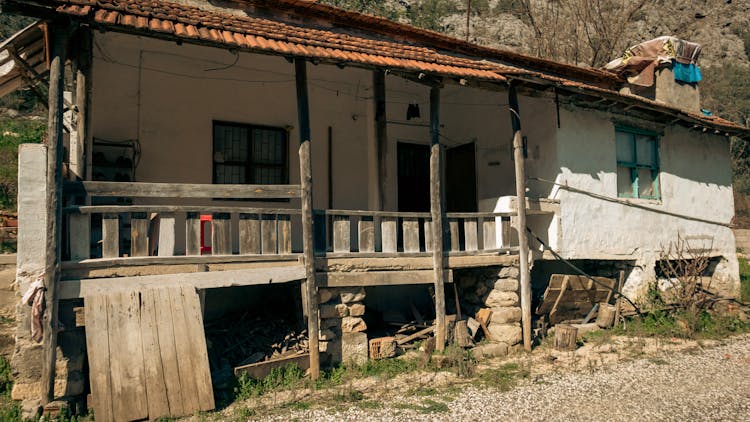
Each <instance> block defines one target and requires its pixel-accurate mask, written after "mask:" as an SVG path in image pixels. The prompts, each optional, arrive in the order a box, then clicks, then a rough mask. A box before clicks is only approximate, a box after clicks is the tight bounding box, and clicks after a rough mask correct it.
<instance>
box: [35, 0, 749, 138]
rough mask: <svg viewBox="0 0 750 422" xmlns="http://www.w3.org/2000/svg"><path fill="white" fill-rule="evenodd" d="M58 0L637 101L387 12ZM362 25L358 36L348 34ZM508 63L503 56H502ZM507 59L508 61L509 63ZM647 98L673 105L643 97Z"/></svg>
mask: <svg viewBox="0 0 750 422" xmlns="http://www.w3.org/2000/svg"><path fill="white" fill-rule="evenodd" d="M40 1H47V2H50V3H53V4H57V5H58V7H57V8H56V10H57V12H58V13H62V14H67V15H70V16H74V17H79V18H80V17H82V16H84V17H85V16H91V13H92V12H93V20H94V21H95V22H97V23H99V24H101V25H104V26H112V27H118V26H119V27H123V26H124V27H130V28H135V29H137V30H146V31H149V30H150V31H154V32H159V33H164V34H169V35H172V36H174V37H178V38H185V39H191V38H200V39H202V40H205V41H209V42H212V43H216V44H224V45H232V46H237V45H238V46H241V47H243V48H247V49H251V50H256V51H258V50H260V51H268V52H274V53H277V54H284V55H297V56H304V57H310V58H321V59H327V60H332V61H334V62H352V63H360V64H365V65H370V66H378V67H387V68H392V69H399V68H401V69H405V70H411V71H419V72H424V73H435V74H439V75H448V76H454V77H472V78H479V79H485V80H492V81H504V80H506V76H511V75H528V76H530V77H531V76H533V77H536V78H539V79H544V80H547V81H549V82H550V83H553V84H557V85H558V86H568V87H575V88H577V89H585V90H587V91H590V92H592V93H599V94H600V95H606V96H614V97H619V98H623V99H626V98H627V99H628V100H630V101H633V99H634V98H629V96H627V95H623V94H620V93H619V92H617V91H616V86H617V84H618V83H619V82H621V80H620V79H618V78H617V77H616V76H614V75H612V74H609V73H606V72H603V71H601V70H596V69H583V68H578V67H575V66H570V65H566V64H562V63H557V62H552V61H550V60H545V59H539V58H534V57H529V56H524V55H521V54H518V53H513V52H509V51H503V50H495V49H491V48H488V47H482V46H478V45H474V44H470V43H467V42H464V41H461V40H456V39H452V38H450V37H447V36H445V35H442V34H437V33H434V32H431V31H426V30H422V29H418V28H414V27H410V26H408V25H402V24H399V23H395V22H391V21H388V20H385V19H382V18H377V17H372V16H365V15H361V14H358V13H354V12H348V11H345V10H342V9H336V8H333V7H330V6H326V5H322V4H319V3H317V2H315V1H308V0H304V1H303V0H237V2H238V4H240V6H238V9H240V10H241V5H242V4H247V3H251V4H253V5H257V6H260V7H266V8H269V9H275V10H280V11H282V12H283V11H286V13H287V14H288V15H290V16H304V15H308V16H310V17H312V18H313V19H315V18H322V19H326V20H328V21H329V22H331V23H332V24H333V25H332V26H330V27H326V28H321V27H315V26H313V24H308V23H299V22H286V21H281V20H278V21H277V20H270V19H265V18H261V17H257V16H238V15H234V14H224V13H220V12H217V11H215V10H207V9H205V8H200V7H197V6H192V5H187V4H179V3H172V2H169V1H159V0H40ZM346 28H352V29H354V30H355V31H356V32H355V33H356V34H357V35H353V33H347V32H346V31H350V30H348V29H346ZM500 62H502V63H500ZM504 63H507V64H504ZM637 99H638V100H639V101H641V103H643V104H644V105H646V104H648V105H651V106H654V107H655V106H656V105H658V106H659V107H660V109H662V110H664V111H665V112H674V110H676V109H673V108H670V107H668V106H665V105H663V104H660V103H655V104H651V103H654V102H653V101H649V100H646V99H643V98H641V97H638V98H637ZM680 113H681V116H684V117H685V118H686V119H687V120H691V119H692V120H696V121H700V122H706V123H709V124H711V125H714V126H720V127H723V128H728V129H738V130H739V129H742V130H747V129H745V128H742V127H741V126H738V125H736V124H734V123H731V122H727V121H726V120H723V119H719V118H707V117H705V116H698V115H691V114H690V113H685V112H680Z"/></svg>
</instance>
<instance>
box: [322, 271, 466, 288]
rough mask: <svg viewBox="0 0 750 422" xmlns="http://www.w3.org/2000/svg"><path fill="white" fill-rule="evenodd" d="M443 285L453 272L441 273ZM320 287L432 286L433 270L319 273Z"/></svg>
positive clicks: (450, 280)
mask: <svg viewBox="0 0 750 422" xmlns="http://www.w3.org/2000/svg"><path fill="white" fill-rule="evenodd" d="M442 274H443V280H442V281H443V283H453V271H451V270H445V271H443V273H442ZM316 279H317V280H318V285H319V286H320V287H356V286H398V285H405V284H434V283H435V272H434V271H433V270H431V269H430V270H407V271H360V272H319V273H317V276H316Z"/></svg>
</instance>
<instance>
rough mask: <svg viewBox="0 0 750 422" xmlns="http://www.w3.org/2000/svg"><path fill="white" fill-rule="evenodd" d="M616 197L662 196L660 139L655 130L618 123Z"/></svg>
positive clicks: (616, 134) (644, 197) (616, 137)
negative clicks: (660, 189)
mask: <svg viewBox="0 0 750 422" xmlns="http://www.w3.org/2000/svg"><path fill="white" fill-rule="evenodd" d="M615 144H616V147H617V196H618V197H620V198H643V199H657V200H658V199H659V138H658V137H657V135H656V134H655V133H653V132H649V131H646V130H641V129H634V128H629V127H624V126H615Z"/></svg>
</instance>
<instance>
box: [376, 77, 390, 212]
mask: <svg viewBox="0 0 750 422" xmlns="http://www.w3.org/2000/svg"><path fill="white" fill-rule="evenodd" d="M385 73H386V71H385V70H380V69H377V70H373V72H372V95H373V102H374V106H375V148H376V149H377V155H376V156H377V160H378V161H377V165H378V174H377V177H378V179H377V180H378V181H379V183H376V184H375V186H377V198H378V200H377V201H378V202H377V207H376V208H377V209H379V210H382V209H383V207H384V204H385V186H384V183H383V182H384V181H385V180H386V175H387V174H388V160H387V158H386V156H387V154H388V116H387V115H386V105H387V102H386V85H385Z"/></svg>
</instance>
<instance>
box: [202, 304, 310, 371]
mask: <svg viewBox="0 0 750 422" xmlns="http://www.w3.org/2000/svg"><path fill="white" fill-rule="evenodd" d="M297 327H298V325H297V323H296V322H290V321H288V320H287V319H285V318H283V317H277V318H269V316H267V315H266V316H263V317H261V316H259V315H257V314H255V313H251V312H245V313H241V314H233V315H229V316H226V317H223V318H221V319H220V320H216V321H212V322H208V323H207V324H206V325H205V330H206V340H207V346H208V357H209V363H210V365H211V371H212V377H213V378H214V381H215V382H216V381H219V383H221V382H222V381H231V377H232V371H233V368H235V367H238V366H243V365H249V364H253V363H258V362H267V361H273V360H277V359H281V358H285V357H289V356H294V355H298V354H302V353H305V352H307V350H308V336H307V330H306V329H302V330H299V329H297Z"/></svg>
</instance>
